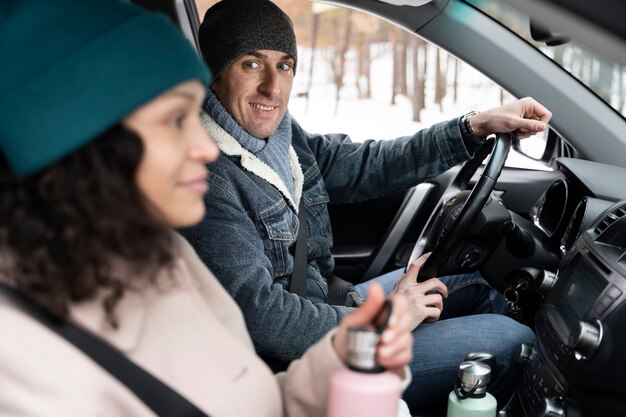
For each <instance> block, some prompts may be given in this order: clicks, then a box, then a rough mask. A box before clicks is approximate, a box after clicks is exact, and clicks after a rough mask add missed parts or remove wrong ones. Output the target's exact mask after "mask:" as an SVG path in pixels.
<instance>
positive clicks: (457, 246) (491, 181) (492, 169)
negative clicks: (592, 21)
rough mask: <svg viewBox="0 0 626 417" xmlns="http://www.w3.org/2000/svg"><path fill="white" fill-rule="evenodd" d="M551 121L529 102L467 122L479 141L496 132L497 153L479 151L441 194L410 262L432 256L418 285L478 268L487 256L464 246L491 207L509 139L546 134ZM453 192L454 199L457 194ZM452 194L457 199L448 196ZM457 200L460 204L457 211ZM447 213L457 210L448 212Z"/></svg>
mask: <svg viewBox="0 0 626 417" xmlns="http://www.w3.org/2000/svg"><path fill="white" fill-rule="evenodd" d="M551 117H552V113H550V111H549V110H548V109H546V108H545V107H544V106H542V105H541V104H539V103H538V102H537V101H535V100H534V99H532V98H530V97H526V98H523V99H521V100H517V101H515V102H513V103H509V104H506V105H504V106H500V107H496V108H494V109H490V110H487V111H485V112H482V113H475V114H473V115H472V116H471V118H470V120H469V124H470V127H471V129H470V131H471V130H473V132H474V134H475V135H476V136H479V137H486V136H489V135H491V134H492V133H495V134H496V138H495V142H493V143H494V145H493V148H491V146H489V145H484V146H483V149H481V150H479V151H477V152H476V154H475V155H474V157H473V158H472V159H471V160H470V161H468V162H466V164H465V166H464V167H463V168H462V169H461V171H460V172H459V174H457V178H455V179H454V180H453V181H452V182H451V183H450V185H449V186H448V190H447V191H446V192H444V193H443V194H442V198H441V200H440V201H439V203H438V204H437V208H436V211H435V212H434V213H433V215H431V217H430V218H429V219H428V221H427V222H426V225H425V226H424V228H423V230H422V233H421V235H420V236H419V238H418V240H417V242H416V244H415V247H414V248H413V252H412V253H411V256H410V259H409V265H410V263H411V262H413V261H414V260H416V259H417V258H419V257H420V256H421V255H422V254H423V253H425V252H427V251H429V250H430V251H431V256H430V257H429V258H428V259H427V260H426V261H425V262H424V264H423V265H422V266H421V268H420V271H419V273H418V277H417V280H418V281H425V280H427V279H429V278H431V277H436V276H440V275H441V273H442V272H445V271H447V272H448V273H450V272H453V273H467V272H471V271H472V270H475V269H476V268H477V267H479V266H480V264H481V262H483V261H484V259H485V257H486V253H483V252H484V251H483V252H480V251H474V252H472V251H471V250H470V249H471V248H470V249H468V252H467V253H465V252H463V253H461V252H459V251H460V250H461V249H462V245H464V242H465V237H466V234H467V233H468V231H469V230H470V228H471V226H472V224H473V223H474V221H475V219H476V218H477V217H478V216H479V215H480V213H481V211H482V209H483V207H484V206H485V205H486V204H487V203H488V201H489V198H490V196H491V193H492V191H493V190H494V188H495V185H496V182H497V180H498V177H499V176H500V173H501V172H502V168H503V167H504V163H505V161H506V157H507V155H508V153H509V148H510V146H511V136H517V137H518V138H519V137H526V136H530V135H531V134H534V133H536V132H540V131H543V130H545V129H546V128H547V124H546V123H547V122H548V121H549V120H550V118H551ZM489 142H490V143H492V142H491V141H489ZM487 147H488V148H487ZM487 152H491V156H490V157H489V160H488V162H487V164H486V165H485V168H484V170H483V172H482V175H481V176H480V177H479V179H478V180H477V182H476V183H475V185H474V187H473V188H472V190H471V192H469V194H468V192H467V191H465V187H466V186H467V184H468V183H469V179H470V178H471V177H472V175H473V174H474V173H475V172H476V171H477V169H478V167H479V166H480V163H481V162H482V160H483V159H484V158H485V157H486V156H487V155H488V153H487ZM454 193H456V194H455V195H453V194H454ZM450 195H453V196H452V197H450ZM461 196H462V197H461ZM455 201H458V202H460V203H461V204H462V205H460V206H459V207H455V206H454V202H455ZM447 208H452V209H453V210H452V211H446V209H447ZM438 218H439V219H443V220H445V219H447V220H446V221H445V222H444V223H443V224H444V227H443V228H441V230H438V229H437V228H435V227H434V225H435V224H436V223H437V219H438ZM432 230H435V234H438V235H437V236H432V235H431V234H432V233H431V231H432ZM463 250H465V249H463ZM459 262H460V264H459ZM444 275H445V273H444Z"/></svg>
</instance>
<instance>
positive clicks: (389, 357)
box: [333, 284, 414, 377]
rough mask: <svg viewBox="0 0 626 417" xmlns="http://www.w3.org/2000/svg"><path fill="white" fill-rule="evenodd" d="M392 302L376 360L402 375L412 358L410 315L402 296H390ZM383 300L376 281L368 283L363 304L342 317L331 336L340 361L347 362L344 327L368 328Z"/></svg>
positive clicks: (383, 295) (378, 311)
mask: <svg viewBox="0 0 626 417" xmlns="http://www.w3.org/2000/svg"><path fill="white" fill-rule="evenodd" d="M390 300H391V302H392V304H393V307H392V312H391V317H390V318H389V322H388V324H387V327H386V328H385V330H384V331H383V333H382V335H381V338H380V342H379V344H378V347H377V349H376V360H377V362H378V364H379V365H380V366H382V367H383V368H386V369H389V370H390V371H393V372H396V373H397V374H398V375H400V376H401V377H404V367H405V366H406V365H407V364H408V363H409V362H410V361H411V359H412V357H413V336H412V335H411V331H412V330H413V328H414V326H413V322H414V320H413V317H412V314H411V313H410V311H409V303H408V300H407V299H406V297H405V296H403V295H401V294H395V295H392V296H391V297H390ZM384 302H385V294H384V293H383V289H382V287H381V286H380V285H379V284H372V285H371V286H370V287H369V289H368V296H367V299H366V300H365V302H364V303H363V305H361V307H359V309H358V310H356V311H355V312H354V313H352V314H350V315H348V316H346V317H345V318H344V319H343V321H342V322H341V324H340V325H339V330H338V331H337V333H336V334H335V337H334V338H333V346H334V348H335V351H336V352H337V354H338V355H339V358H341V360H342V361H343V362H344V363H347V361H348V329H349V328H350V327H353V326H359V327H370V326H371V327H372V328H373V325H372V322H373V321H374V318H375V317H376V316H377V315H378V314H379V313H380V311H381V310H382V308H383V304H384Z"/></svg>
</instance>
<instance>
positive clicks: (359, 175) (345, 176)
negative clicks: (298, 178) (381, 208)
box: [300, 118, 475, 203]
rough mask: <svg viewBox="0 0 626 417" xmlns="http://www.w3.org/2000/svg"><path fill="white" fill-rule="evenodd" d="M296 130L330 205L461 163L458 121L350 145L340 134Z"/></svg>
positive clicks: (464, 152) (465, 152)
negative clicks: (311, 157) (313, 160)
mask: <svg viewBox="0 0 626 417" xmlns="http://www.w3.org/2000/svg"><path fill="white" fill-rule="evenodd" d="M300 130H301V134H302V135H304V137H305V138H306V141H307V144H308V146H309V148H310V149H311V151H312V152H313V153H314V155H315V157H316V160H317V163H318V165H319V167H320V171H321V173H322V175H323V177H324V182H325V184H326V188H327V190H328V193H329V195H330V199H331V201H332V202H333V203H350V202H357V201H363V200H368V199H372V198H376V197H380V196H383V195H386V194H391V193H394V192H397V191H401V190H406V189H407V188H409V187H412V186H414V185H417V184H419V183H420V182H422V181H425V180H428V179H430V178H433V177H435V176H437V175H439V174H441V173H442V172H444V171H446V170H447V169H449V168H451V167H453V166H455V165H458V164H460V163H461V162H464V161H466V160H467V159H469V158H470V157H471V156H472V155H471V153H472V152H473V151H474V150H475V148H474V147H472V148H473V149H468V148H467V147H466V145H465V141H464V140H463V136H462V134H461V130H460V128H459V119H458V118H455V119H452V120H449V121H447V122H441V123H438V124H435V125H433V126H431V127H429V128H427V129H422V130H420V131H419V132H417V133H415V134H414V135H412V136H404V137H400V138H397V139H393V140H367V141H365V142H362V143H353V142H352V141H351V139H350V137H349V136H347V135H343V134H329V135H313V134H309V133H307V132H305V131H304V130H302V129H301V128H300Z"/></svg>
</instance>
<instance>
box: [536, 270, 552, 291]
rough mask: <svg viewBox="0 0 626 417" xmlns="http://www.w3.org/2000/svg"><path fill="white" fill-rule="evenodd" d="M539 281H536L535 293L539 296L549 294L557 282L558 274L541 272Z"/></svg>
mask: <svg viewBox="0 0 626 417" xmlns="http://www.w3.org/2000/svg"><path fill="white" fill-rule="evenodd" d="M541 272H542V273H541V274H539V276H538V277H537V280H536V281H535V285H536V287H535V291H537V292H538V293H539V294H542V295H544V294H547V293H548V291H550V289H551V288H552V286H553V285H554V283H555V282H556V274H555V273H554V272H550V271H541Z"/></svg>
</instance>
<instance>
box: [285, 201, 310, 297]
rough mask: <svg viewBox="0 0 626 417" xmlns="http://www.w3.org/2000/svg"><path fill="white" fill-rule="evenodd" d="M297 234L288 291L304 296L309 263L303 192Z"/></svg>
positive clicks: (299, 207)
mask: <svg viewBox="0 0 626 417" xmlns="http://www.w3.org/2000/svg"><path fill="white" fill-rule="evenodd" d="M298 223H299V226H298V236H297V237H296V253H295V256H294V260H293V272H292V273H291V282H290V283H289V292H292V293H294V294H297V295H299V296H300V297H302V298H306V280H307V278H306V276H307V273H306V270H307V266H308V264H309V256H308V250H307V239H308V238H309V232H308V230H307V225H306V205H305V204H304V193H303V195H302V196H301V197H300V204H299V205H298Z"/></svg>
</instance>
